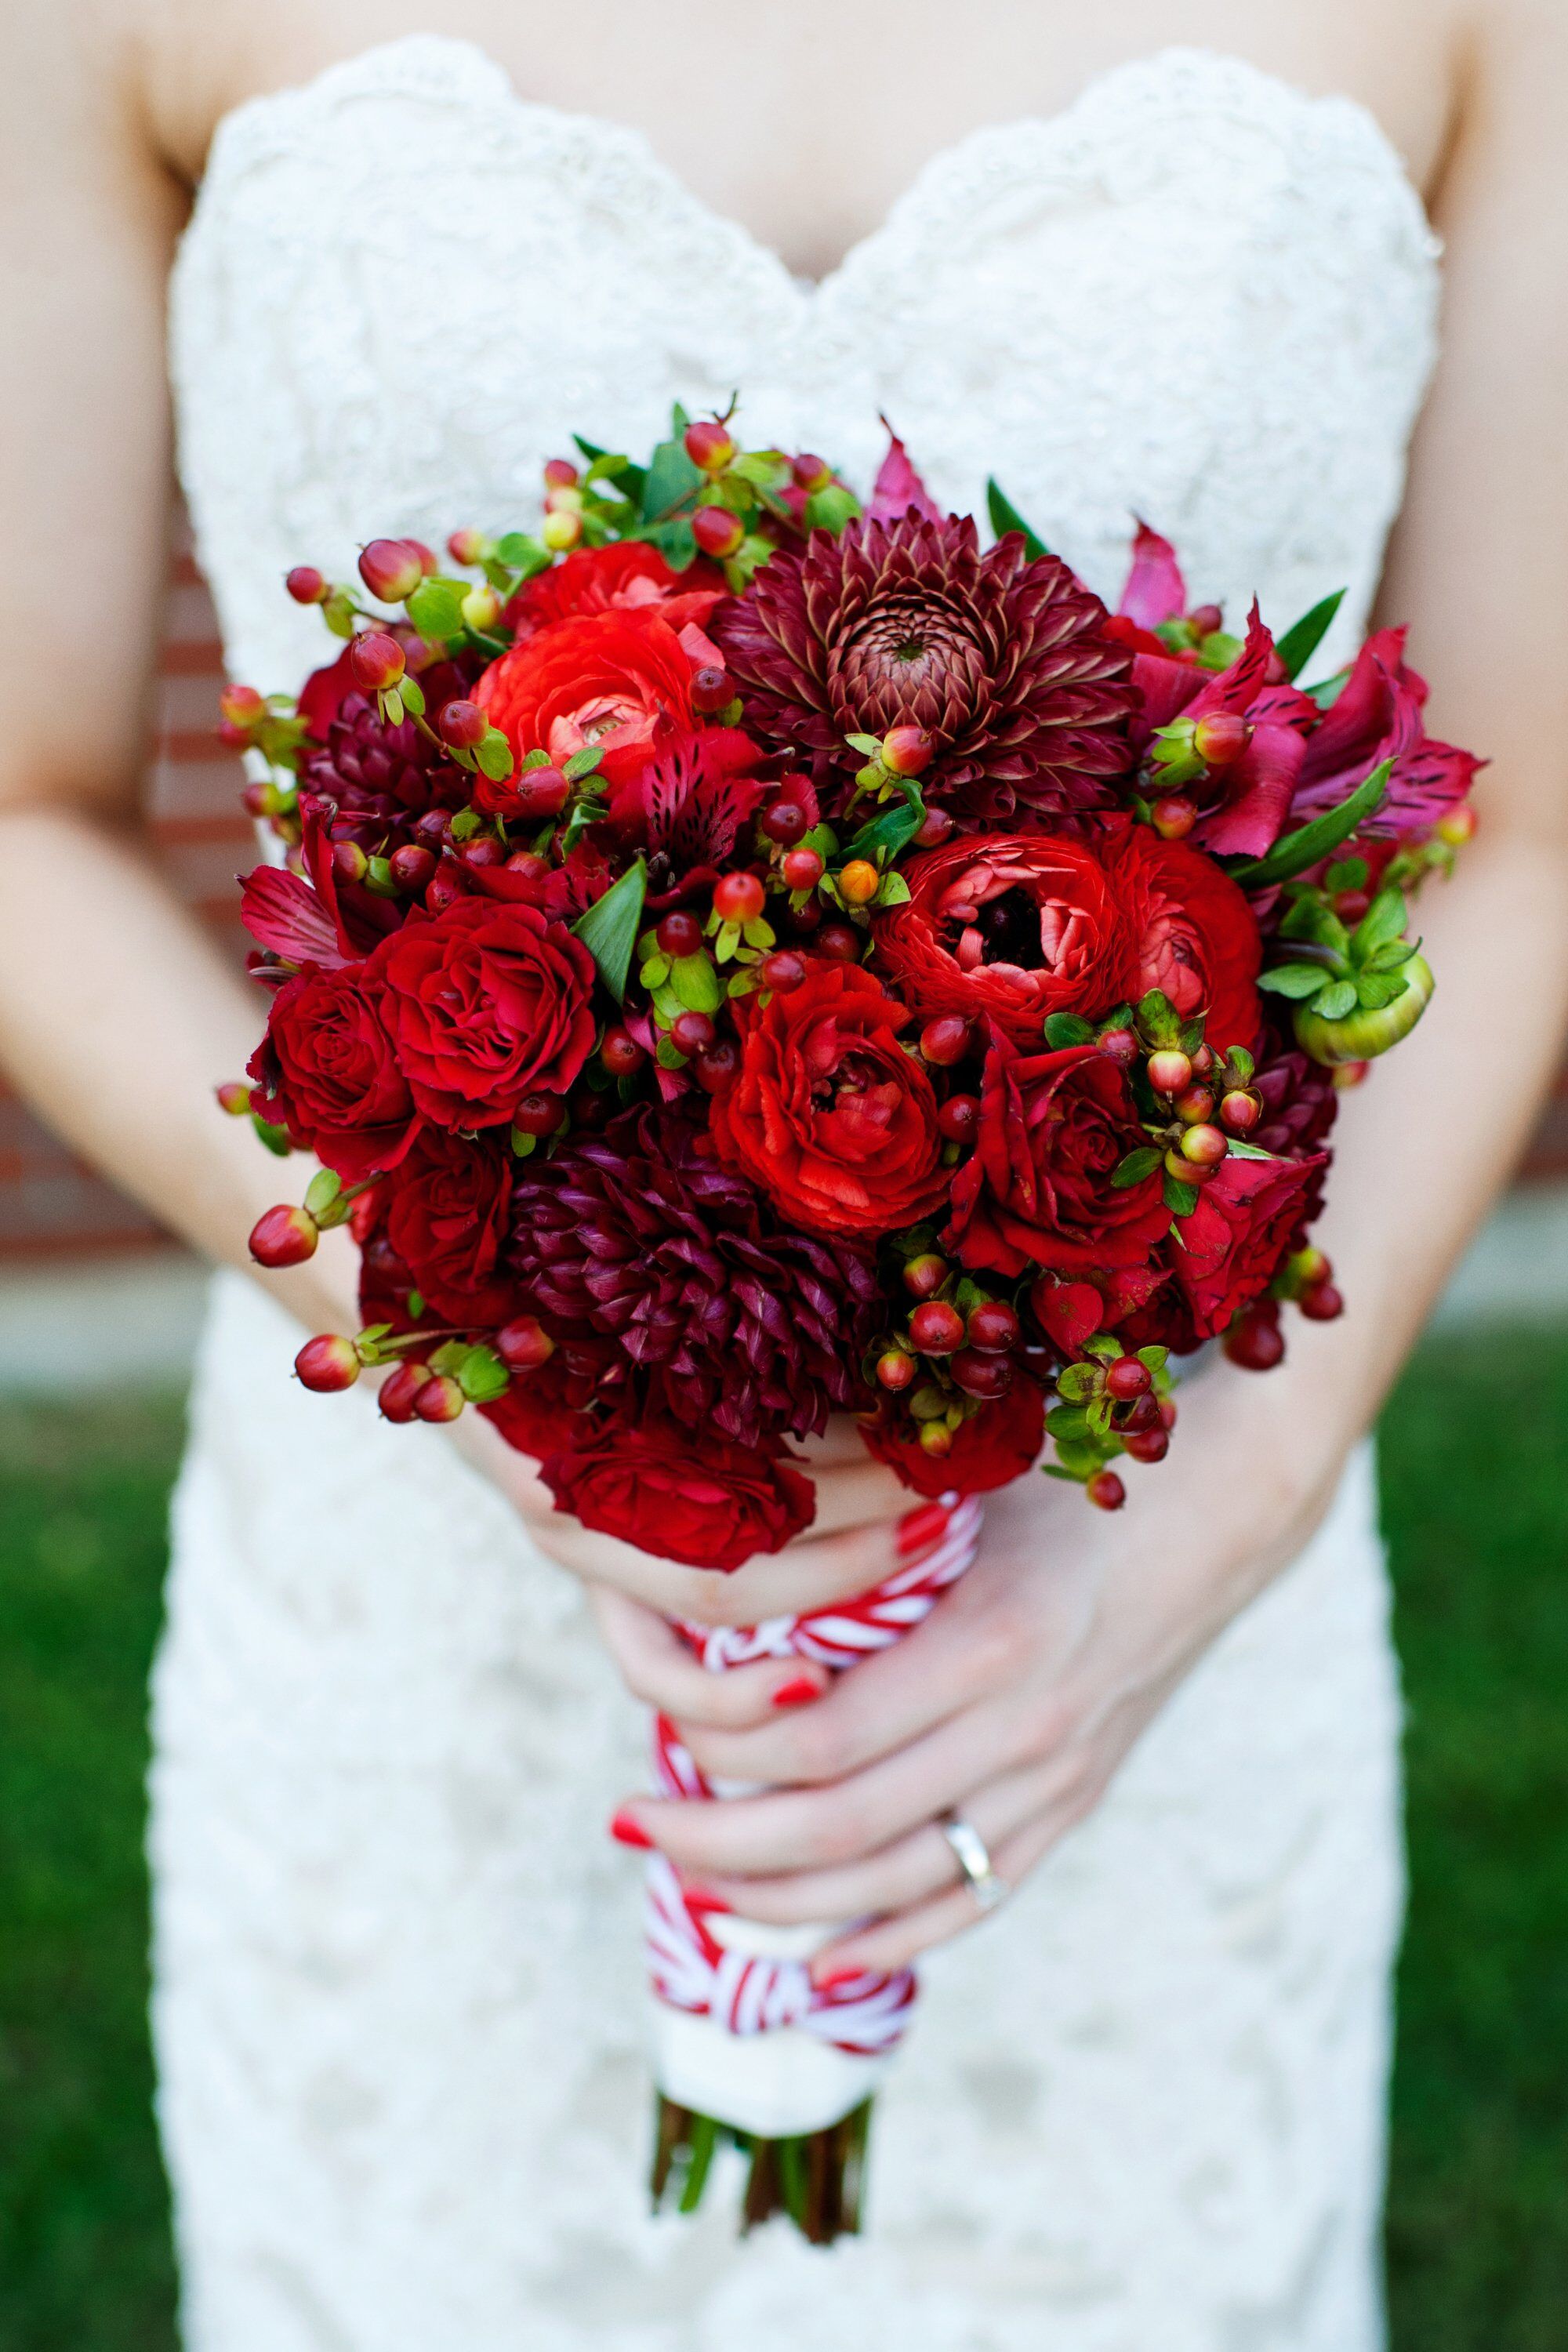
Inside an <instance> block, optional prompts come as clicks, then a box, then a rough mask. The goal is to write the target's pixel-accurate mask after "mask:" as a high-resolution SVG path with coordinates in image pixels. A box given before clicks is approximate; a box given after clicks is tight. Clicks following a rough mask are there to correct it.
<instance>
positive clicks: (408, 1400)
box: [376, 1360, 430, 1423]
mask: <svg viewBox="0 0 1568 2352" xmlns="http://www.w3.org/2000/svg"><path fill="white" fill-rule="evenodd" d="M429 1377H430V1367H429V1365H428V1364H418V1363H409V1362H407V1361H406V1360H405V1362H403V1363H401V1364H397V1365H395V1366H394V1368H393V1370H391V1371H390V1372H388V1374H387V1376H386V1378H385V1379H384V1381H383V1382H382V1384H381V1394H380V1395H379V1396H378V1397H377V1399H376V1402H377V1404H379V1405H380V1407H381V1412H382V1418H383V1420H384V1421H395V1422H398V1423H403V1422H409V1421H412V1420H413V1418H414V1401H415V1399H416V1397H417V1395H418V1394H419V1391H420V1390H421V1389H422V1388H423V1387H424V1385H425V1383H426V1381H427V1380H428V1379H429Z"/></svg>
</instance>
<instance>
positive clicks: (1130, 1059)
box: [1095, 1029, 1138, 1070]
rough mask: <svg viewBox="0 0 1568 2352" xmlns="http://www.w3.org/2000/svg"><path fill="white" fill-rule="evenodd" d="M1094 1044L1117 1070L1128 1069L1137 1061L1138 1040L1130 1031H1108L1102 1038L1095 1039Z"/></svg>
mask: <svg viewBox="0 0 1568 2352" xmlns="http://www.w3.org/2000/svg"><path fill="white" fill-rule="evenodd" d="M1095 1044H1096V1045H1097V1047H1098V1048H1099V1050H1100V1053H1102V1054H1103V1055H1105V1057H1106V1059H1107V1061H1110V1062H1114V1063H1115V1064H1116V1066H1117V1068H1118V1069H1119V1070H1126V1069H1130V1068H1131V1066H1132V1064H1133V1063H1134V1062H1135V1061H1136V1060H1137V1059H1138V1040H1137V1038H1136V1037H1135V1036H1134V1034H1133V1033H1132V1031H1131V1029H1108V1030H1107V1031H1106V1032H1105V1034H1104V1035H1103V1036H1101V1037H1097V1038H1096V1040H1095Z"/></svg>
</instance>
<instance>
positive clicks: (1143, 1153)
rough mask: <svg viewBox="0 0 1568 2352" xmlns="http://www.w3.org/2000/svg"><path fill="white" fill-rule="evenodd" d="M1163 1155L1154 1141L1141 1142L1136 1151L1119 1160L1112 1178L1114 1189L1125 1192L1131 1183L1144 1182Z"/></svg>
mask: <svg viewBox="0 0 1568 2352" xmlns="http://www.w3.org/2000/svg"><path fill="white" fill-rule="evenodd" d="M1163 1156H1164V1155H1163V1153H1162V1152H1161V1151H1160V1150H1158V1149H1157V1148H1156V1146H1155V1145H1153V1144H1152V1143H1144V1144H1140V1145H1139V1147H1138V1149H1137V1150H1135V1151H1130V1152H1128V1154H1127V1156H1126V1157H1125V1159H1123V1160H1118V1162H1117V1164H1116V1169H1115V1171H1114V1173H1113V1174H1112V1176H1111V1179H1110V1181H1111V1185H1112V1187H1113V1189H1114V1190H1115V1191H1116V1192H1126V1191H1127V1190H1128V1188H1129V1187H1130V1186H1131V1185H1133V1184H1142V1181H1143V1179H1144V1178H1145V1177H1146V1176H1152V1174H1153V1173H1154V1171H1155V1169H1156V1168H1158V1166H1159V1165H1160V1161H1161V1160H1162V1159H1163Z"/></svg>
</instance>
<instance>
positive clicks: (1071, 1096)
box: [942, 1037, 1171, 1275]
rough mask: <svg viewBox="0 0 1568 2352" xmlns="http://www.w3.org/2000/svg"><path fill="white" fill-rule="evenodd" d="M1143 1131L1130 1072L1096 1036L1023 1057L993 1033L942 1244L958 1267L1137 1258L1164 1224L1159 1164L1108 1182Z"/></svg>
mask: <svg viewBox="0 0 1568 2352" xmlns="http://www.w3.org/2000/svg"><path fill="white" fill-rule="evenodd" d="M1147 1142H1148V1137H1147V1136H1146V1135H1145V1133H1144V1132H1143V1129H1142V1127H1141V1126H1140V1125H1139V1123H1138V1113H1137V1108H1136V1107H1135V1105H1134V1103H1133V1100H1132V1097H1131V1095H1130V1094H1129V1092H1128V1089H1127V1081H1126V1079H1125V1078H1124V1077H1123V1076H1122V1075H1121V1071H1120V1070H1119V1069H1118V1068H1117V1067H1116V1066H1115V1064H1114V1063H1113V1062H1111V1061H1110V1060H1109V1059H1108V1058H1107V1056H1106V1055H1103V1054H1101V1053H1099V1052H1097V1051H1096V1049H1095V1048H1094V1047H1093V1046H1092V1045H1068V1046H1066V1047H1064V1048H1063V1050H1062V1051H1061V1052H1060V1053H1057V1054H1036V1055H1032V1056H1029V1057H1027V1058H1026V1057H1024V1056H1021V1055H1017V1054H1016V1053H1015V1052H1014V1051H1013V1049H1012V1047H1011V1046H1010V1045H1008V1044H1007V1043H1006V1041H1005V1039H1004V1038H1001V1037H998V1038H997V1039H996V1041H995V1042H994V1045H993V1046H992V1049H991V1051H990V1053H989V1054H988V1055H986V1059H985V1077H984V1086H983V1087H982V1090H981V1097H980V1129H979V1133H978V1136H977V1137H976V1139H975V1147H974V1154H973V1158H972V1159H971V1160H966V1161H965V1163H964V1164H963V1167H962V1168H960V1169H959V1171H958V1172H957V1174H956V1176H955V1177H954V1178H953V1183H952V1223H951V1224H950V1225H949V1226H948V1229H947V1231H946V1233H945V1234H943V1236H942V1239H943V1242H944V1243H945V1244H946V1246H947V1247H948V1248H949V1249H954V1250H956V1251H957V1253H958V1255H959V1256H960V1258H961V1259H962V1260H963V1264H964V1265H968V1266H975V1267H989V1268H991V1269H992V1270H993V1271H994V1272H995V1273H998V1274H1005V1275H1017V1274H1022V1273H1023V1272H1024V1271H1025V1269H1026V1267H1028V1266H1031V1265H1039V1266H1048V1267H1050V1268H1052V1269H1053V1270H1054V1271H1055V1272H1057V1273H1058V1274H1063V1273H1079V1272H1093V1271H1095V1270H1096V1269H1098V1268H1100V1267H1108V1266H1119V1265H1142V1263H1143V1262H1144V1260H1145V1259H1147V1258H1148V1256H1149V1255H1150V1254H1151V1253H1152V1250H1153V1249H1154V1248H1155V1246H1156V1245H1157V1244H1159V1242H1161V1241H1162V1240H1163V1237H1164V1235H1165V1234H1166V1233H1167V1232H1168V1231H1169V1229H1170V1223H1171V1216H1170V1212H1169V1210H1168V1209H1167V1208H1166V1207H1165V1204H1164V1198H1163V1188H1162V1185H1161V1181H1160V1176H1159V1173H1158V1171H1155V1172H1154V1173H1153V1174H1151V1175H1148V1176H1145V1177H1142V1179H1141V1180H1140V1181H1138V1182H1137V1183H1136V1184H1123V1185H1118V1184H1115V1183H1113V1181H1111V1180H1112V1178H1113V1177H1114V1176H1115V1173H1116V1171H1117V1169H1118V1168H1119V1167H1120V1166H1121V1162H1122V1160H1125V1159H1126V1157H1127V1155H1128V1153H1129V1152H1130V1151H1135V1150H1139V1148H1140V1147H1141V1146H1142V1145H1144V1144H1146V1143H1147Z"/></svg>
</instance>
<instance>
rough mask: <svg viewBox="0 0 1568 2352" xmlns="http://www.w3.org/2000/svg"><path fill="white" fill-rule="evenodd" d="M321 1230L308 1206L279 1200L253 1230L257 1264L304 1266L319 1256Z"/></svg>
mask: <svg viewBox="0 0 1568 2352" xmlns="http://www.w3.org/2000/svg"><path fill="white" fill-rule="evenodd" d="M320 1239H321V1229H320V1227H319V1226H318V1225H317V1223H316V1220H315V1219H314V1217H313V1216H311V1214H310V1211H309V1209H298V1208H294V1207H291V1206H290V1205H289V1202H279V1205H278V1207H277V1208H275V1209H266V1210H264V1211H263V1212H262V1213H261V1215H260V1216H259V1217H258V1219H257V1220H256V1223H255V1224H254V1225H252V1227H251V1229H250V1244H249V1246H250V1255H251V1256H252V1257H253V1258H254V1259H255V1260H256V1263H257V1265H267V1266H272V1267H274V1268H276V1267H278V1266H284V1265H304V1263H305V1260H306V1259H307V1258H308V1257H314V1256H315V1255H316V1244H317V1243H318V1242H319V1241H320Z"/></svg>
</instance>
